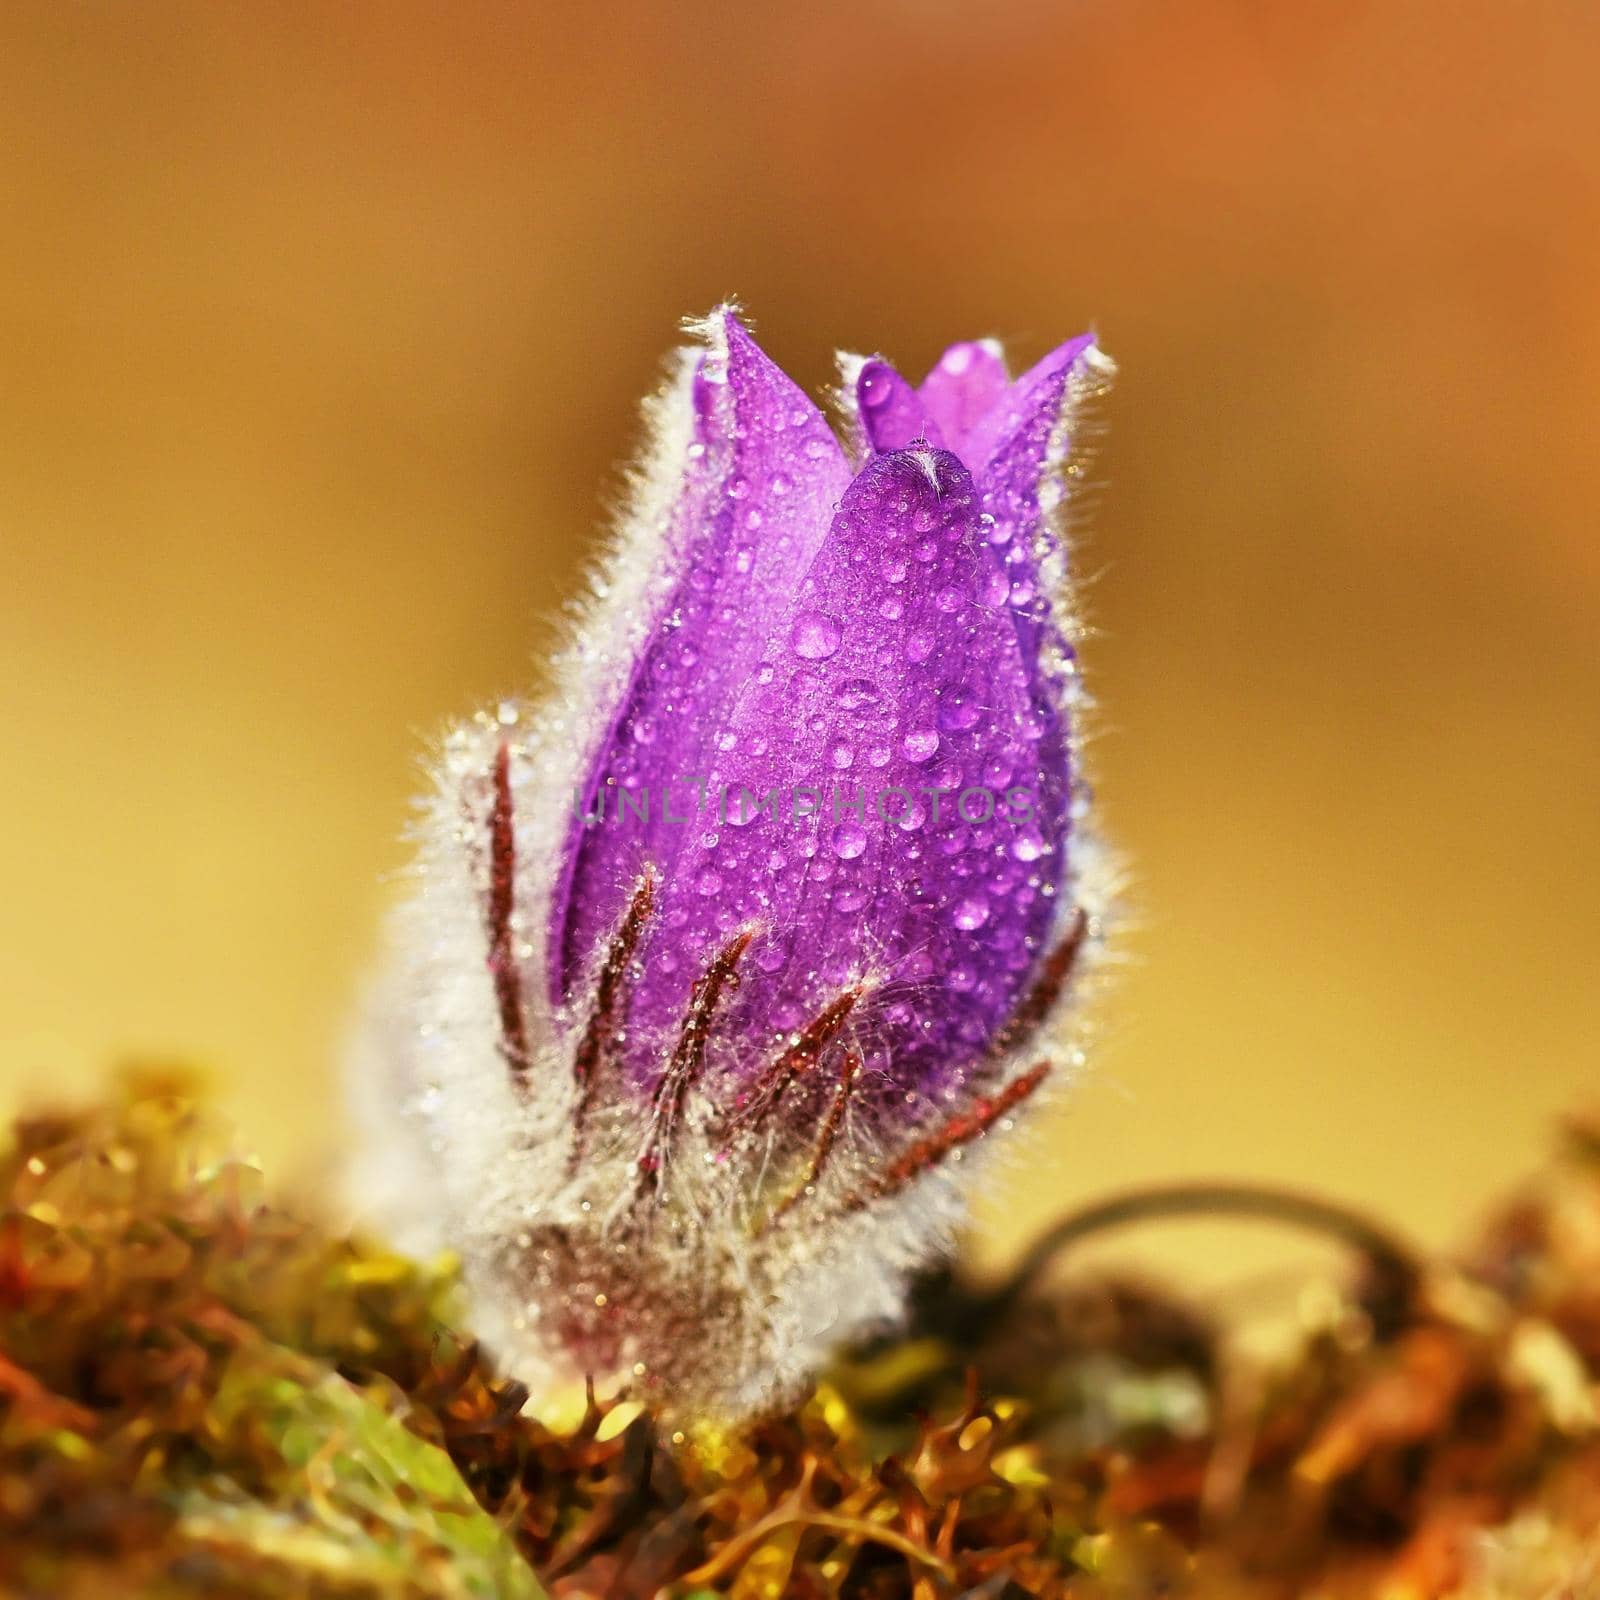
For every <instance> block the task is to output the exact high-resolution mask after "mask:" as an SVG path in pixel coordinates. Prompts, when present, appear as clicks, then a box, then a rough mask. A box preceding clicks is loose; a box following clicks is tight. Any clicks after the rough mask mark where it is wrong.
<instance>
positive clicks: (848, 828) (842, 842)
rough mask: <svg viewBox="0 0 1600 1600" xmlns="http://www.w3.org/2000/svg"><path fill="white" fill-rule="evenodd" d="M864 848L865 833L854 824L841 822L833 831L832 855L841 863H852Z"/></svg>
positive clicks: (865, 846) (865, 843)
mask: <svg viewBox="0 0 1600 1600" xmlns="http://www.w3.org/2000/svg"><path fill="white" fill-rule="evenodd" d="M866 848H867V835H866V832H865V830H864V829H862V828H861V827H859V826H858V825H857V824H856V823H854V822H841V823H840V824H839V826H838V827H837V828H835V829H834V830H833V853H834V854H835V855H836V856H838V858H839V859H840V860H841V861H854V860H855V858H856V857H857V856H858V855H860V854H861V852H862V851H863V850H865V849H866Z"/></svg>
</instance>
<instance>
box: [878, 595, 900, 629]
mask: <svg viewBox="0 0 1600 1600" xmlns="http://www.w3.org/2000/svg"><path fill="white" fill-rule="evenodd" d="M905 613H906V608H905V602H904V601H903V600H901V599H900V597H899V596H898V595H890V596H889V598H888V599H887V600H885V601H884V602H883V604H882V605H880V606H879V607H878V615H879V616H880V617H882V618H883V620H884V621H885V622H898V621H899V620H900V619H901V617H903V616H904V615H905Z"/></svg>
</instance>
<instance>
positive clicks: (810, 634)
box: [789, 611, 844, 661]
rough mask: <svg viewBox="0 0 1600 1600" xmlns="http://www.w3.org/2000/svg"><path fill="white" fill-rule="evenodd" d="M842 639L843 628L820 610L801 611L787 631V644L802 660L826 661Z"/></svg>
mask: <svg viewBox="0 0 1600 1600" xmlns="http://www.w3.org/2000/svg"><path fill="white" fill-rule="evenodd" d="M843 639H844V630H843V629H842V628H840V626H839V624H838V623H837V622H835V621H834V619H833V618H832V617H830V616H828V615H827V614H826V613H825V612H822V611H802V612H801V613H800V615H799V616H798V617H796V618H795V620H794V627H793V628H791V629H790V631H789V646H790V648H791V649H792V650H793V651H794V653H795V654H796V655H797V656H799V657H800V659H801V660H802V661H826V660H827V659H828V657H829V656H831V655H832V654H833V653H834V652H835V651H836V650H837V649H838V648H839V646H840V644H841V643H842V642H843Z"/></svg>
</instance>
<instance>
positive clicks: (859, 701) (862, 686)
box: [833, 678, 879, 711]
mask: <svg viewBox="0 0 1600 1600" xmlns="http://www.w3.org/2000/svg"><path fill="white" fill-rule="evenodd" d="M878 694H879V690H878V686H877V684H875V683H874V682H873V681H872V679H871V678H846V679H845V681H844V682H843V683H841V684H840V685H839V687H838V688H837V689H835V690H834V691H833V697H834V699H835V700H837V701H838V702H839V704H840V705H842V706H843V707H844V708H845V710H846V711H858V710H859V709H860V708H861V707H862V706H870V705H871V704H872V703H873V701H875V700H876V699H877V698H878Z"/></svg>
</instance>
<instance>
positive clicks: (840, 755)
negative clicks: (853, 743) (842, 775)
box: [828, 740, 856, 772]
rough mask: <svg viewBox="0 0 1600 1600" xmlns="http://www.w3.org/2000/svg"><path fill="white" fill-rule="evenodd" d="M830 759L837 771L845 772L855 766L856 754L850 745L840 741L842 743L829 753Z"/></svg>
mask: <svg viewBox="0 0 1600 1600" xmlns="http://www.w3.org/2000/svg"><path fill="white" fill-rule="evenodd" d="M828 759H829V760H830V761H831V762H832V763H833V765H834V769H835V770H836V771H838V772H845V771H848V770H849V768H851V767H853V766H854V765H855V762H856V753H855V751H854V750H852V749H851V748H850V746H849V745H847V744H845V743H844V741H843V740H840V742H839V743H838V744H836V745H835V746H834V747H833V749H831V750H830V751H829V752H828Z"/></svg>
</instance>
